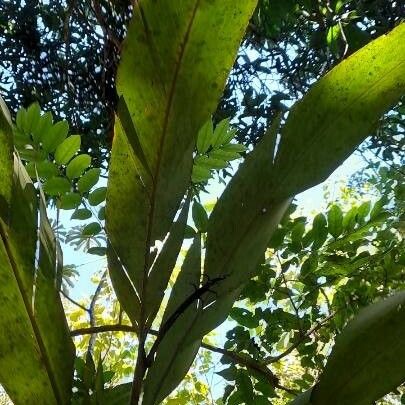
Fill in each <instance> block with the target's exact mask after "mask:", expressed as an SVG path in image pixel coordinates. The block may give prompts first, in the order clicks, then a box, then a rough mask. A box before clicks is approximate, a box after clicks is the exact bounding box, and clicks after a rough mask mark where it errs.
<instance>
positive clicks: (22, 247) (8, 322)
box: [0, 114, 74, 405]
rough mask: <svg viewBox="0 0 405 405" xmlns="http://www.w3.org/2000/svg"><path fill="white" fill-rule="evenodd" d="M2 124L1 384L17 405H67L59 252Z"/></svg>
mask: <svg viewBox="0 0 405 405" xmlns="http://www.w3.org/2000/svg"><path fill="white" fill-rule="evenodd" d="M0 120H1V122H2V124H3V125H2V128H1V130H0V144H1V145H2V147H3V146H4V145H8V147H9V150H8V152H6V153H5V155H4V158H5V159H4V160H3V159H1V160H0V173H2V174H7V176H8V177H1V178H0V196H1V201H4V202H7V204H6V205H4V206H3V205H2V206H1V207H0V268H1V272H0V279H1V280H0V300H1V303H2V310H3V312H2V317H1V318H0V329H1V331H2V333H1V336H0V357H1V359H2V367H1V368H0V383H1V384H2V385H3V386H4V388H5V389H6V391H7V393H8V394H9V396H10V398H11V399H12V400H13V401H14V403H15V404H17V405H18V404H27V403H34V402H37V403H41V404H52V405H56V404H69V403H70V397H71V384H72V377H73V359H74V345H73V342H72V340H71V338H70V336H69V330H68V327H67V323H66V319H65V316H64V311H63V307H62V303H61V301H60V298H59V285H58V284H59V283H60V275H59V274H58V268H60V266H61V256H60V255H59V252H60V250H59V249H58V247H57V242H56V240H55V236H54V234H53V232H52V229H51V226H50V224H49V222H48V219H47V217H46V209H45V205H44V200H43V198H40V199H39V203H38V198H37V193H36V191H35V189H34V186H33V184H32V182H31V180H30V178H29V176H28V174H27V172H26V171H25V168H24V167H23V165H22V163H21V162H20V160H19V159H18V158H17V157H16V156H14V157H13V155H12V154H11V153H10V150H11V146H10V143H9V142H8V141H7V139H9V140H10V139H11V127H10V124H9V123H8V121H7V119H6V118H5V115H4V114H1V119H0ZM4 150H5V149H1V153H3V151H4ZM13 159H14V166H11V167H14V169H13V172H12V173H10V170H9V168H10V162H11V164H12V163H13ZM10 182H11V183H10ZM10 184H11V185H12V189H11V196H10V197H9V195H10V194H9V188H8V186H9V185H10ZM38 207H39V211H40V215H39V218H40V219H39V221H40V222H39V233H38V232H37V227H38V224H37V213H38ZM37 245H38V247H37ZM37 249H38V251H37ZM36 259H38V264H36Z"/></svg>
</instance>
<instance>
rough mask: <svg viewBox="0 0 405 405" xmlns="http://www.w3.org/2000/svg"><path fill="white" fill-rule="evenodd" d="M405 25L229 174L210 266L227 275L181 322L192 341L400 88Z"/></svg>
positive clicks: (351, 61)
mask: <svg viewBox="0 0 405 405" xmlns="http://www.w3.org/2000/svg"><path fill="white" fill-rule="evenodd" d="M404 32H405V24H402V25H401V26H399V27H398V28H396V29H395V30H393V32H392V33H390V34H389V35H387V36H383V37H381V38H379V39H377V40H375V41H374V42H372V43H370V44H369V45H368V46H367V47H365V48H364V49H361V50H360V51H358V52H357V53H355V54H353V55H352V56H351V57H350V58H348V59H347V60H346V61H344V62H343V63H342V64H340V65H338V66H337V67H336V68H334V69H333V70H332V71H331V72H330V73H329V74H327V75H326V76H325V77H324V78H323V79H321V80H319V81H318V82H317V84H316V85H315V86H314V87H313V88H312V89H311V90H310V91H309V93H308V94H307V95H306V96H305V97H304V98H303V99H302V100H301V101H300V102H299V103H297V104H296V106H294V107H293V108H292V110H291V111H290V113H289V116H288V118H287V121H286V124H285V125H284V127H283V128H282V129H281V131H280V132H281V141H280V146H279V148H278V149H277V150H275V149H276V148H275V143H276V133H277V127H278V124H277V121H276V122H275V123H274V124H273V129H272V130H270V131H269V132H268V133H267V134H266V135H265V137H264V139H263V140H262V141H261V143H260V144H259V145H258V146H257V147H256V148H255V150H254V151H253V152H252V153H251V156H250V157H249V156H248V158H247V159H246V160H245V162H244V163H243V164H242V166H241V167H240V169H239V171H238V173H237V174H236V175H235V176H234V178H233V179H232V180H231V182H230V184H229V185H228V187H227V189H226V190H225V192H224V194H223V196H222V197H221V199H220V200H219V202H218V203H217V204H216V206H215V209H214V211H213V213H212V214H211V217H210V221H209V225H208V237H207V251H206V260H205V269H204V272H205V274H206V275H207V276H208V277H209V278H210V279H217V278H220V277H222V278H223V280H222V281H219V282H218V283H217V285H215V286H212V287H211V290H213V291H214V293H213V294H211V296H210V297H209V299H208V297H207V298H206V301H207V302H209V301H216V302H215V304H213V305H211V306H209V307H207V308H206V309H205V310H204V311H203V312H202V313H201V314H200V316H199V317H197V318H196V319H195V320H193V326H192V327H191V328H190V325H183V330H187V341H188V342H189V344H190V345H193V344H194V343H195V342H196V341H198V340H199V339H201V337H202V336H204V335H205V334H206V333H208V332H209V331H210V330H211V328H212V327H215V326H217V325H219V324H220V323H221V322H223V321H224V320H225V319H226V317H227V315H228V312H229V310H230V308H231V305H232V304H231V302H230V301H231V299H230V297H232V295H234V297H235V298H236V297H237V291H238V289H239V288H241V287H242V286H243V285H244V283H246V282H247V281H248V280H249V278H250V277H251V276H252V274H253V273H252V271H253V270H254V269H255V266H256V264H257V261H258V260H259V259H260V255H261V254H262V253H263V251H264V250H265V247H266V246H267V242H268V240H269V238H270V236H271V233H272V231H273V230H274V229H276V225H277V223H278V221H279V219H280V218H281V215H282V213H283V211H284V210H285V209H286V207H287V206H288V199H289V198H290V197H292V196H294V195H295V194H296V193H298V192H300V191H302V190H304V189H305V188H308V187H310V186H312V185H314V184H316V183H317V182H320V181H322V180H323V179H325V178H326V177H327V176H328V175H329V174H331V172H332V171H333V170H334V169H335V168H336V167H338V166H339V165H340V164H341V163H342V161H343V160H344V159H345V158H346V157H347V156H349V155H350V153H351V152H352V151H353V149H354V148H355V146H356V145H358V143H359V142H361V140H363V139H364V138H365V137H366V136H367V135H368V133H369V132H370V131H371V129H372V128H373V126H374V125H375V122H376V121H377V120H378V118H379V116H380V115H381V114H382V113H383V112H384V111H385V110H387V109H388V108H389V107H390V106H391V105H392V104H394V103H395V102H396V101H398V99H399V98H400V97H401V96H402V94H403V93H404V90H405V76H404V75H403V71H404V59H405V44H404V43H403V41H402V40H401V39H402V38H403V35H404ZM394 50H395V53H394ZM393 54H395V58H393V57H392V55H393ZM369 73H370V74H369ZM365 78H366V79H365ZM343 83H353V86H352V87H349V88H348V87H347V86H344V87H342V86H343ZM359 105H361V106H362V107H359ZM314 111H317V113H316V114H315V115H314V113H313V112H314ZM337 112H339V113H337ZM325 117H326V118H325ZM353 122H355V123H356V125H355V126H354V129H352V127H351V126H352V124H353ZM302 123H306V124H305V125H301V124H302ZM326 139H327V141H326ZM310 166H311V169H309V167H310ZM311 170H312V173H311V175H309V174H308V173H309V172H310V171H311ZM314 170H316V173H315V172H314ZM252 179H255V181H253V180H252ZM224 235H226V236H225V237H224ZM218 297H219V298H218Z"/></svg>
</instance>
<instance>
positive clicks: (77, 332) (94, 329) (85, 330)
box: [70, 324, 152, 336]
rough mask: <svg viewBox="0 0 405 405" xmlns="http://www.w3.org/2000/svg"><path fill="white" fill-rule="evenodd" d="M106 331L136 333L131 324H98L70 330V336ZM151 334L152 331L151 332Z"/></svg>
mask: <svg viewBox="0 0 405 405" xmlns="http://www.w3.org/2000/svg"><path fill="white" fill-rule="evenodd" d="M106 332H130V333H137V329H136V328H135V327H134V326H132V325H121V324H116V325H100V326H92V327H88V328H79V329H75V330H72V331H70V336H83V335H93V334H96V333H106ZM151 334H152V332H151Z"/></svg>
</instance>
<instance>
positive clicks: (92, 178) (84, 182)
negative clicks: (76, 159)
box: [77, 168, 101, 194]
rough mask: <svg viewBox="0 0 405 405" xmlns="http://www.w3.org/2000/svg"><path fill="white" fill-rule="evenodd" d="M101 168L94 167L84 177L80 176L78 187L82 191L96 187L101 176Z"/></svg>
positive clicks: (85, 191)
mask: <svg viewBox="0 0 405 405" xmlns="http://www.w3.org/2000/svg"><path fill="white" fill-rule="evenodd" d="M100 173H101V169H99V168H93V169H90V170H88V171H87V172H86V173H84V175H83V176H82V177H80V179H79V181H78V182H77V188H78V189H79V191H80V193H82V194H83V193H87V192H88V191H90V190H91V188H92V187H94V186H95V185H96V184H97V183H98V180H99V178H100Z"/></svg>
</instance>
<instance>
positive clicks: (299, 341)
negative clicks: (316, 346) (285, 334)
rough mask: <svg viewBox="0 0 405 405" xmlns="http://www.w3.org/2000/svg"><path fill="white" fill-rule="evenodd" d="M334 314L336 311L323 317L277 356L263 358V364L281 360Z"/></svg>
mask: <svg viewBox="0 0 405 405" xmlns="http://www.w3.org/2000/svg"><path fill="white" fill-rule="evenodd" d="M335 315H336V312H332V313H331V314H330V315H328V316H327V317H326V318H324V319H323V320H322V321H321V322H318V323H317V324H316V325H315V326H314V327H313V328H312V329H310V330H309V331H308V332H307V333H305V335H304V336H303V337H302V338H301V339H299V340H297V341H296V342H295V343H293V344H292V345H291V346H290V347H289V348H288V349H286V350H285V351H284V352H282V353H281V354H279V355H278V356H274V357H269V358H267V359H265V360H264V363H265V364H271V363H276V362H277V361H279V360H281V359H282V358H283V357H285V356H287V355H289V354H290V353H291V352H292V351H293V350H294V349H296V348H297V347H298V346H299V345H300V344H301V343H302V342H303V341H304V339H306V338H307V337H309V336H311V335H312V334H313V333H314V332H316V331H317V330H319V329H321V328H322V327H323V326H324V325H325V324H326V323H327V322H328V321H329V320H330V319H332V318H333V317H334V316H335Z"/></svg>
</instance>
